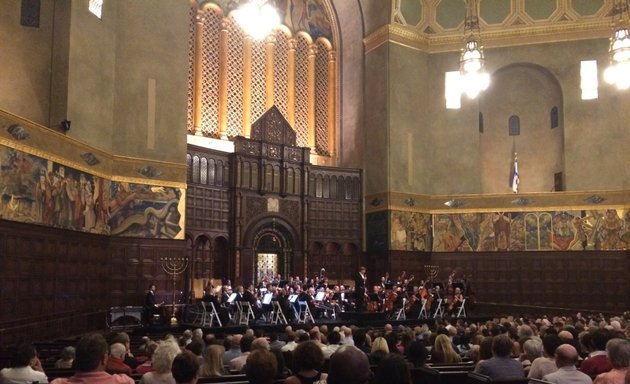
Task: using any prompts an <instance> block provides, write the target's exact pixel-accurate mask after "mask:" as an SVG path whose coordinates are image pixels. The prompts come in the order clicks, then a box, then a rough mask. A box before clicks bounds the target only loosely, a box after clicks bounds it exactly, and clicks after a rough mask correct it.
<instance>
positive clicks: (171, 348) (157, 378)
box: [140, 338, 181, 384]
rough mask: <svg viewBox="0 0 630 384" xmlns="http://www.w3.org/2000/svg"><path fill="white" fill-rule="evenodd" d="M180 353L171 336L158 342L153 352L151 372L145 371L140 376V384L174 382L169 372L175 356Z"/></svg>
mask: <svg viewBox="0 0 630 384" xmlns="http://www.w3.org/2000/svg"><path fill="white" fill-rule="evenodd" d="M180 353H181V349H180V347H179V345H178V343H177V341H176V340H175V339H173V338H169V339H166V340H162V341H160V342H158V347H157V349H156V350H155V353H154V354H153V368H154V369H155V370H154V371H152V372H147V373H145V374H144V375H142V377H141V378H140V384H175V379H174V378H173V374H172V372H171V367H172V365H173V360H175V356H177V355H179V354H180Z"/></svg>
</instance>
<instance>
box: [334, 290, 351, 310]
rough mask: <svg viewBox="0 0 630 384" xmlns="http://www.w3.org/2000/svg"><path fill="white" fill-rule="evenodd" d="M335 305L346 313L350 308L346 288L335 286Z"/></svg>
mask: <svg viewBox="0 0 630 384" xmlns="http://www.w3.org/2000/svg"><path fill="white" fill-rule="evenodd" d="M333 300H334V303H335V304H337V305H338V306H339V308H341V312H344V311H346V310H348V308H350V302H349V301H348V295H347V294H346V287H345V286H343V285H339V286H337V285H336V286H335V288H334V292H333Z"/></svg>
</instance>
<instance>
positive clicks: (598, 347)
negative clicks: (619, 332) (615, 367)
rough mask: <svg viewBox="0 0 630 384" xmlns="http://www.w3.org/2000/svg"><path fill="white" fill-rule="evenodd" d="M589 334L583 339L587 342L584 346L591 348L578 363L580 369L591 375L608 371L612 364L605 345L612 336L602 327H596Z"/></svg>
mask: <svg viewBox="0 0 630 384" xmlns="http://www.w3.org/2000/svg"><path fill="white" fill-rule="evenodd" d="M589 334H590V337H588V338H584V339H583V340H585V341H586V342H587V343H588V345H587V346H586V347H587V348H589V349H590V350H592V352H591V353H589V355H588V357H587V358H586V359H585V360H584V361H583V362H582V364H580V371H582V372H584V373H586V374H587V375H589V376H591V377H595V376H597V375H599V374H600V373H604V372H608V371H610V370H611V369H612V365H611V363H610V360H609V359H608V353H607V352H606V345H607V343H608V340H610V339H611V338H612V336H611V334H610V332H609V331H608V330H607V329H604V328H599V329H596V330H595V331H593V332H592V333H589Z"/></svg>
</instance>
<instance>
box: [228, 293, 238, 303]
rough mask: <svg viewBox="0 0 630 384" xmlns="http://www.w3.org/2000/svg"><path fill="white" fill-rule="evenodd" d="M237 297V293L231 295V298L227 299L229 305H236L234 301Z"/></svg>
mask: <svg viewBox="0 0 630 384" xmlns="http://www.w3.org/2000/svg"><path fill="white" fill-rule="evenodd" d="M236 295H237V294H236V293H233V294H231V295H230V297H228V299H227V302H228V304H232V303H234V300H235V299H236Z"/></svg>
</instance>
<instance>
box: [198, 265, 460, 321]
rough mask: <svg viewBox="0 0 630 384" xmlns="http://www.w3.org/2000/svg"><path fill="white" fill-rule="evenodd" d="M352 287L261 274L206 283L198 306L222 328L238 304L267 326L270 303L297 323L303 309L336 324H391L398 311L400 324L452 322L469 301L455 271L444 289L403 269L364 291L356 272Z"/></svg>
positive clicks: (321, 277)
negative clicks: (367, 319)
mask: <svg viewBox="0 0 630 384" xmlns="http://www.w3.org/2000/svg"><path fill="white" fill-rule="evenodd" d="M353 282H354V285H352V284H343V283H341V282H340V281H337V283H338V284H336V285H333V284H332V282H331V281H330V280H329V278H328V277H327V276H326V270H325V269H324V268H321V269H320V270H319V272H318V273H317V274H315V275H313V277H311V278H309V277H307V276H305V277H300V276H287V277H286V278H284V277H283V276H282V275H281V274H265V275H262V280H261V281H259V282H257V284H256V285H254V284H252V283H246V284H245V285H237V286H236V287H235V289H234V290H233V289H232V285H231V282H230V281H229V280H225V281H223V284H222V285H220V286H217V287H214V286H212V285H211V284H210V283H208V286H206V287H205V288H204V295H203V297H202V299H201V301H204V302H207V303H213V304H214V308H215V309H216V311H217V314H216V315H217V316H218V317H219V318H220V319H221V322H222V323H223V324H228V323H229V321H230V320H233V318H234V316H235V314H236V311H237V303H238V302H248V303H249V304H250V306H251V308H252V311H253V314H254V320H255V321H259V320H262V321H271V318H272V313H273V312H274V311H276V310H277V309H276V306H275V304H274V303H275V302H277V303H278V306H277V307H279V309H280V310H281V311H282V313H283V316H284V317H285V318H286V320H287V321H288V322H293V321H297V320H298V319H299V316H300V312H301V311H303V310H304V308H303V307H302V308H301V306H307V307H308V310H309V311H310V314H311V315H312V318H313V321H317V320H319V319H322V320H323V319H336V318H337V317H338V316H339V313H341V312H382V313H385V315H386V318H387V319H390V320H397V319H400V313H401V311H402V313H404V314H405V317H403V318H404V319H420V318H430V317H447V316H449V317H456V316H458V315H459V314H461V313H462V311H461V309H462V306H464V305H466V299H467V298H469V297H470V296H472V292H471V291H470V289H469V277H468V276H466V275H463V274H462V275H460V276H458V275H457V274H456V271H453V272H452V273H451V274H450V275H449V276H448V278H447V281H446V284H444V283H443V282H442V281H439V280H438V279H436V278H435V277H433V278H428V279H427V280H416V279H415V276H414V274H413V273H407V271H404V270H403V271H401V272H400V274H399V275H398V276H397V278H395V279H394V280H392V279H391V278H390V274H389V273H385V275H384V276H382V277H380V278H378V279H375V281H374V283H375V284H374V285H372V286H370V289H368V288H367V287H368V285H367V283H368V277H367V271H366V268H365V267H361V268H359V270H358V272H357V273H356V274H355V277H354V278H353ZM340 283H341V284H340ZM445 285H446V286H445ZM471 299H472V297H471ZM463 313H464V314H465V313H466V312H465V311H464V312H463Z"/></svg>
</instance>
